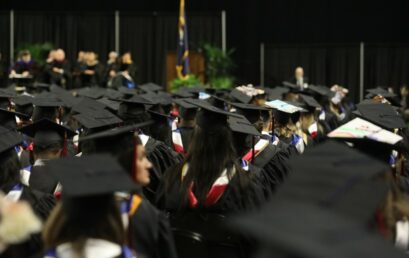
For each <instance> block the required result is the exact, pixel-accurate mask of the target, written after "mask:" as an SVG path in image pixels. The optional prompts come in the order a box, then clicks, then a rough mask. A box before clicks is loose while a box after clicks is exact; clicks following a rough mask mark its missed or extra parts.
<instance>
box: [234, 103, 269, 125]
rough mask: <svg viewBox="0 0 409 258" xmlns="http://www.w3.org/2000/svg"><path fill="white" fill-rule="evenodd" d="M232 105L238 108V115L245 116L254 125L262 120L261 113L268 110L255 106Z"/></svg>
mask: <svg viewBox="0 0 409 258" xmlns="http://www.w3.org/2000/svg"><path fill="white" fill-rule="evenodd" d="M231 105H232V106H233V107H235V108H236V112H237V113H238V114H241V115H243V116H245V117H246V118H247V120H249V121H250V123H252V124H254V123H256V122H258V121H259V120H260V116H261V111H266V110H268V109H267V108H264V107H260V106H257V105H254V104H243V103H231Z"/></svg>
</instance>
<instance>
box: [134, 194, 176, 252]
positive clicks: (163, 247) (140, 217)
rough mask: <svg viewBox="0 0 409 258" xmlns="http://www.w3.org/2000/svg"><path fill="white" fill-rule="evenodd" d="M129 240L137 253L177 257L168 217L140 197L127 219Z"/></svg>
mask: <svg viewBox="0 0 409 258" xmlns="http://www.w3.org/2000/svg"><path fill="white" fill-rule="evenodd" d="M129 232H130V234H131V236H130V238H131V239H130V241H131V243H130V244H131V246H132V247H133V249H135V250H136V253H137V254H138V255H141V257H147V258H175V257H177V254H176V249H175V243H174V240H173V235H172V232H171V229H170V225H169V221H168V218H167V217H166V216H165V215H164V214H163V213H162V212H160V211H159V210H157V209H156V208H155V207H154V206H153V205H152V204H151V203H150V202H149V201H147V200H145V199H142V202H141V204H140V205H139V207H138V209H137V210H136V212H135V214H134V215H133V216H132V217H131V218H130V220H129Z"/></svg>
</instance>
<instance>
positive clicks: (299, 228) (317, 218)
mask: <svg viewBox="0 0 409 258" xmlns="http://www.w3.org/2000/svg"><path fill="white" fill-rule="evenodd" d="M231 228H232V229H234V230H236V231H238V232H240V233H241V234H244V235H248V236H250V237H252V238H255V239H257V240H258V242H259V243H260V245H259V248H260V250H258V252H257V253H258V256H257V257H260V258H267V257H299V258H312V257H334V258H344V257H374V258H381V257H394V258H404V257H405V253H404V252H402V251H400V250H398V249H396V248H395V247H394V246H393V245H391V244H390V243H388V242H387V241H386V240H385V239H383V238H381V237H380V236H378V235H376V234H375V233H373V232H372V231H368V230H367V229H366V228H365V227H363V226H362V224H359V223H356V222H354V221H351V220H350V219H348V218H345V217H343V216H341V215H340V214H338V213H336V212H333V211H328V210H325V209H322V208H320V207H317V206H315V205H311V204H308V203H298V202H286V201H283V202H277V203H275V205H274V206H272V205H271V206H267V207H264V208H263V209H261V210H259V211H257V212H253V213H250V214H247V215H244V216H242V217H238V218H236V219H235V220H233V223H231Z"/></svg>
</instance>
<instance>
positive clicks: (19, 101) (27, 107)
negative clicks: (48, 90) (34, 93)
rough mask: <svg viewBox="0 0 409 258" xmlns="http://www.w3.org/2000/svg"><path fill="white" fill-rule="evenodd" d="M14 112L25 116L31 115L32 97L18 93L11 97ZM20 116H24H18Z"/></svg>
mask: <svg viewBox="0 0 409 258" xmlns="http://www.w3.org/2000/svg"><path fill="white" fill-rule="evenodd" d="M13 102H14V104H15V110H16V112H19V113H22V114H25V115H26V117H31V115H32V114H33V109H34V107H33V97H30V96H27V95H20V96H18V97H16V98H14V99H13ZM20 118H24V116H23V117H20Z"/></svg>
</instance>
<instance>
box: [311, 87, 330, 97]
mask: <svg viewBox="0 0 409 258" xmlns="http://www.w3.org/2000/svg"><path fill="white" fill-rule="evenodd" d="M308 89H309V90H310V91H312V92H313V93H315V94H318V95H320V96H325V97H328V98H332V97H334V96H335V92H333V91H331V89H330V88H328V87H326V86H320V85H309V86H308Z"/></svg>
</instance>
